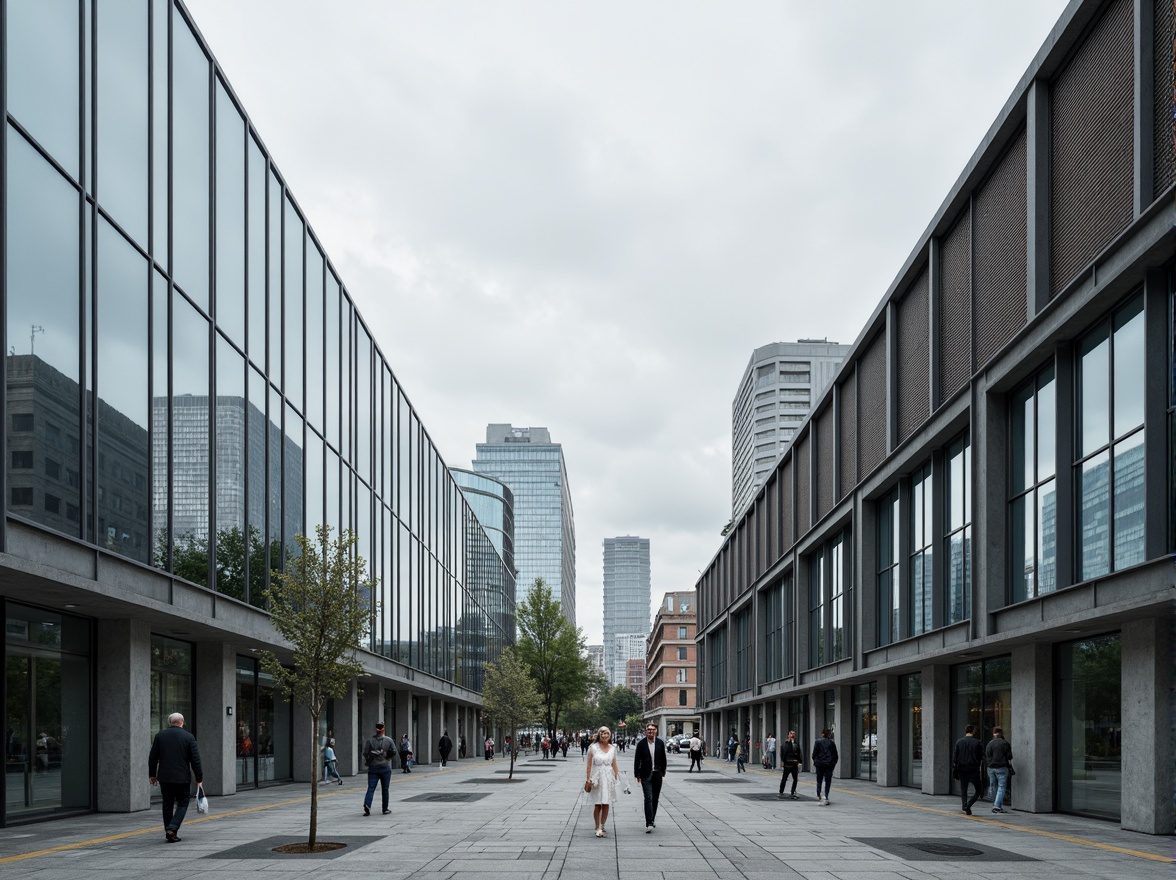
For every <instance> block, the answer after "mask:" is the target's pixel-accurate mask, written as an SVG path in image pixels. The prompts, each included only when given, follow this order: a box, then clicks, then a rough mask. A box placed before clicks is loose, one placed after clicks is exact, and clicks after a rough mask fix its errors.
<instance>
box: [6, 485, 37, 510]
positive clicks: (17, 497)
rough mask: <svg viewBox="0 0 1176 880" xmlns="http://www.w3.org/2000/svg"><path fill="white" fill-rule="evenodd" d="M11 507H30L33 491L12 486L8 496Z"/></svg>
mask: <svg viewBox="0 0 1176 880" xmlns="http://www.w3.org/2000/svg"><path fill="white" fill-rule="evenodd" d="M10 497H11V499H12V502H11V503H12V506H13V507H32V506H33V489H32V487H31V486H20V487H17V486H14V487H13V488H12V493H11V495H10Z"/></svg>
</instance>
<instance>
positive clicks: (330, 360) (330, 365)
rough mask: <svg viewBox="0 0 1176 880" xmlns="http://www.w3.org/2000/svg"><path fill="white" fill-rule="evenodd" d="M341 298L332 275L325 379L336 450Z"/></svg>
mask: <svg viewBox="0 0 1176 880" xmlns="http://www.w3.org/2000/svg"><path fill="white" fill-rule="evenodd" d="M339 299H340V289H339V282H338V280H337V279H336V278H335V277H334V276H333V275H332V276H330V277H329V278H328V280H327V288H326V320H325V323H324V326H325V328H326V331H327V337H326V350H325V351H326V353H325V363H324V368H323V381H324V383H325V385H326V393H327V399H326V415H325V420H326V431H325V432H324V434H325V436H326V438H327V442H328V443H330V444H331V445H332V446H333V447H335V449H336V450H338V449H340V446H339V397H340V394H341V393H342V392H341V389H340V387H339V358H340V354H339Z"/></svg>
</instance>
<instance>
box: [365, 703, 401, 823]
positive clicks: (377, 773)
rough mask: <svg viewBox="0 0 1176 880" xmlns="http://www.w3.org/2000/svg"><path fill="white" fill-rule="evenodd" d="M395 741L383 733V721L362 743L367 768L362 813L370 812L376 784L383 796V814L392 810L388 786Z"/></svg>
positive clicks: (366, 814) (368, 814)
mask: <svg viewBox="0 0 1176 880" xmlns="http://www.w3.org/2000/svg"><path fill="white" fill-rule="evenodd" d="M395 749H396V743H394V742H392V740H391V738H390V737H388V736H385V735H384V722H383V721H380V722H378V723H377V724H376V734H375V736H373V737H372V738H371V739H369V740H368V741H367V742H365V743H364V744H363V760H364V763H366V764H367V768H368V787H367V794H366V795H364V798H363V814H364V815H365V816H370V815H371V814H372V797H373V796H374V795H375V793H376V785H379V786H380V788H381V794H383V796H384V814H385V815H387V814H388V813H391V812H392V811H391V810H390V809H388V786H389V785H390V784H391V783H392V752H393V751H395Z"/></svg>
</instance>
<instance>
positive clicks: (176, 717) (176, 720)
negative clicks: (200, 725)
mask: <svg viewBox="0 0 1176 880" xmlns="http://www.w3.org/2000/svg"><path fill="white" fill-rule="evenodd" d="M167 723H168V724H172V725H176V724H183V723H184V716H183V715H181V714H180V713H179V712H172V713H171V714H170V715H168V716H167Z"/></svg>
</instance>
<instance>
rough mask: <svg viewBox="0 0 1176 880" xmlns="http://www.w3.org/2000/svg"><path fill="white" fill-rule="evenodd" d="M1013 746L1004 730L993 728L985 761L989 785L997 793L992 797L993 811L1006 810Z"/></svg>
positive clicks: (985, 750) (1001, 811)
mask: <svg viewBox="0 0 1176 880" xmlns="http://www.w3.org/2000/svg"><path fill="white" fill-rule="evenodd" d="M1012 762H1013V747H1012V746H1011V745H1009V741H1008V740H1007V739H1005V738H1004V730H1003V729H1001V728H999V727H994V728H992V739H990V740H989V741H988V745H987V746H986V747H985V748H984V763H985V764H987V765H988V787H989V789H991V790H992V791H994V792H996V794H994V795H993V797H992V812H994V813H1003V812H1004V799H1005V791H1007V790H1008V787H1009V774H1010V773H1011V772H1012V769H1013V763H1012Z"/></svg>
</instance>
